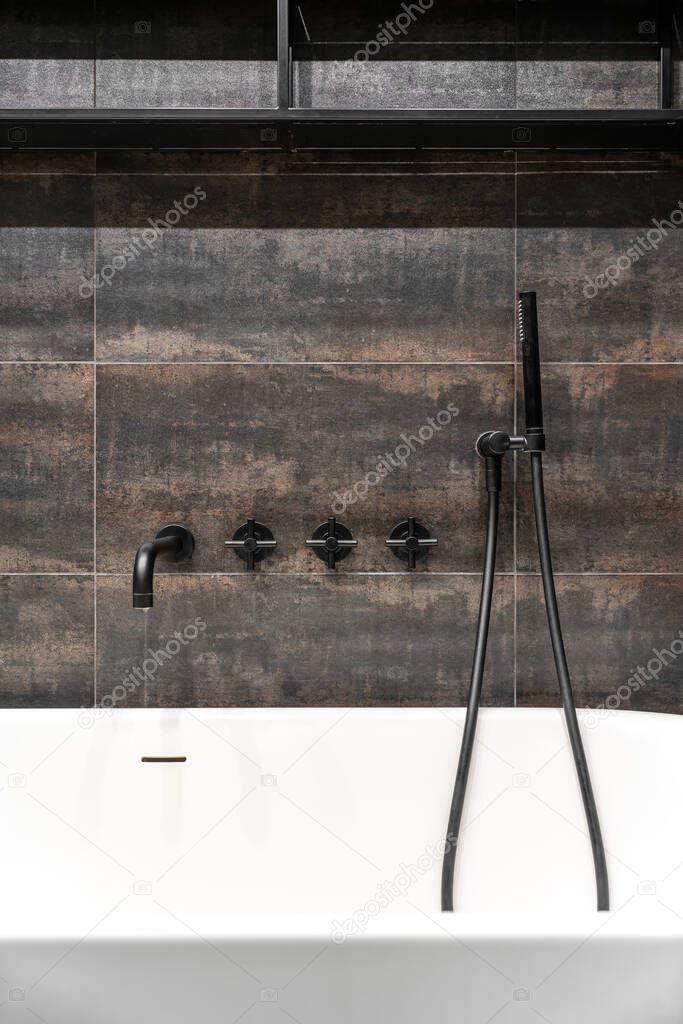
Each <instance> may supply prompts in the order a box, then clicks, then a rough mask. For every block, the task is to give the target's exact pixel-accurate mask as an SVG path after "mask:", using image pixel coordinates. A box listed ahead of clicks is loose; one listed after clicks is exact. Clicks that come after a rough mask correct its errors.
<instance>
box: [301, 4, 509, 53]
mask: <svg viewBox="0 0 683 1024" xmlns="http://www.w3.org/2000/svg"><path fill="white" fill-rule="evenodd" d="M406 6H407V7H408V11H407V12H405V13H406V14H407V15H408V17H409V18H410V24H408V23H407V21H406V18H405V17H404V18H403V19H402V20H401V24H399V25H396V28H395V31H394V33H393V34H394V35H395V36H396V37H397V38H398V39H400V40H401V41H402V42H404V43H406V42H407V43H409V44H419V43H420V42H428V43H440V44H443V43H458V42H460V43H463V42H464V43H488V42H499V43H503V42H509V43H513V42H514V40H515V17H516V9H515V8H516V4H515V0H470V2H469V3H467V4H440V3H438V2H436V0H431V2H430V0H424V3H422V4H418V3H415V4H412V5H411V4H407V5H406ZM419 7H422V8H423V10H422V12H420V10H419ZM401 13H404V11H403V8H402V7H401V5H400V4H399V5H397V4H396V3H395V0H346V2H345V3H344V4H324V3H319V2H318V0H301V2H300V3H297V6H296V16H295V17H294V18H293V19H292V37H293V39H294V41H295V43H297V44H299V45H300V46H301V47H302V48H303V47H304V45H305V44H307V43H308V44H312V45H313V46H315V45H316V44H320V43H326V44H339V43H342V44H343V43H348V42H349V40H352V41H354V42H357V43H364V42H366V41H368V40H371V39H375V38H376V36H377V33H378V30H379V29H380V26H381V25H382V24H384V25H385V26H386V22H390V23H391V24H395V23H396V20H397V15H399V14H401ZM391 33H392V30H391V29H389V36H391Z"/></svg>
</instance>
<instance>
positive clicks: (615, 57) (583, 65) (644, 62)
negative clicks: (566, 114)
mask: <svg viewBox="0 0 683 1024" xmlns="http://www.w3.org/2000/svg"><path fill="white" fill-rule="evenodd" d="M658 53H659V51H658V49H657V47H656V46H653V45H649V46H645V47H637V48H636V47H633V46H631V47H624V48H623V49H621V50H617V49H616V48H615V47H612V48H610V49H608V50H606V49H605V48H603V47H597V46H583V47H580V46H577V47H568V46H566V45H552V44H551V45H540V46H525V45H520V46H518V47H517V89H516V92H517V107H518V109H520V110H532V109H535V108H543V109H561V108H565V109H569V110H585V109H589V108H591V109H597V110H607V109H612V108H614V109H616V108H629V107H630V108H636V109H641V110H645V109H648V108H653V107H657V106H658V81H659V79H658V73H659V72H658V64H657V57H658Z"/></svg>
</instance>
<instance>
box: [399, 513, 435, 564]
mask: <svg viewBox="0 0 683 1024" xmlns="http://www.w3.org/2000/svg"><path fill="white" fill-rule="evenodd" d="M408 534H409V524H408V520H407V519H406V520H404V522H402V523H399V524H398V526H395V527H394V528H393V530H392V531H391V533H390V534H389V540H405V541H406V545H405V547H400V548H399V547H392V548H391V553H392V554H393V555H395V556H396V558H400V559H401V561H402V562H408V561H410V556H411V554H412V556H413V558H414V559H415V560H416V561H419V560H421V559H422V558H426V557H427V553H428V551H429V548H428V547H424V546H422V545H420V544H419V541H421V540H430V539H431V536H432V535H431V533H430V532H429V530H428V529H427V528H426V526H423V525H422V523H415V527H414V530H413V536H412V537H409V536H408Z"/></svg>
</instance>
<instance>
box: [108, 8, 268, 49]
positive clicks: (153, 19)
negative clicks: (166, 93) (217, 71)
mask: <svg viewBox="0 0 683 1024" xmlns="http://www.w3.org/2000/svg"><path fill="white" fill-rule="evenodd" d="M97 55H98V57H100V58H102V59H104V60H149V61H162V60H165V61H174V60H181V59H184V60H193V61H212V60H216V61H231V60H238V61H239V60H244V61H246V60H276V58H277V4H276V0H252V2H251V3H250V4H249V5H248V6H246V5H245V6H241V5H233V6H232V7H231V8H230V9H229V11H226V6H225V4H224V3H223V2H222V0H196V2H195V3H193V4H192V5H191V6H188V5H187V4H186V3H182V2H181V0H166V2H164V3H163V4H161V3H153V4H148V5H147V6H146V7H145V8H141V7H140V4H139V3H138V0H97Z"/></svg>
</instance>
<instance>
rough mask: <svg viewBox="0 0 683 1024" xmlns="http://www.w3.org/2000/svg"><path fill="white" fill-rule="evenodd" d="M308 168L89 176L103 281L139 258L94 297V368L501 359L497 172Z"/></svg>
mask: <svg viewBox="0 0 683 1024" xmlns="http://www.w3.org/2000/svg"><path fill="white" fill-rule="evenodd" d="M235 166H236V167H237V168H239V167H241V166H243V165H240V164H236V165H235ZM273 166H274V167H277V166H278V165H277V164H275V165H273ZM279 166H280V167H282V166H283V165H282V163H280V165H279ZM304 166H305V167H306V168H307V169H306V170H304V171H303V172H301V173H296V172H294V171H287V170H283V171H282V173H279V172H278V171H276V170H274V171H273V173H270V174H268V173H266V174H265V175H263V174H259V173H257V172H253V173H246V174H245V173H243V171H242V170H236V171H235V173H234V174H232V175H230V174H221V175H215V176H211V175H207V174H204V175H201V174H197V175H196V176H195V175H194V174H188V175H187V176H185V175H163V176H160V175H145V174H133V175H120V174H112V175H108V176H106V177H103V178H102V177H100V178H98V225H99V226H98V232H97V236H98V242H97V245H98V271H99V272H100V274H102V273H103V270H104V268H105V267H112V266H114V263H115V260H119V261H120V259H121V257H122V254H125V253H126V252H130V251H131V250H132V249H133V250H134V249H136V248H137V249H138V251H139V255H137V256H136V257H135V258H134V259H129V260H126V265H125V267H124V268H123V269H121V270H120V272H118V273H116V274H112V273H111V272H110V271H109V270H107V272H106V275H105V276H108V277H109V278H110V283H107V284H105V283H101V285H100V287H99V288H98V297H97V341H98V357H99V358H100V359H103V360H106V361H123V360H126V361H134V360H155V361H182V360H187V361H192V360H208V361H211V360H217V361H218V360H235V361H245V362H268V361H276V362H281V361H294V362H307V361H310V362H313V361H350V360H362V361H407V360H410V361H428V362H433V361H445V362H451V361H467V360H477V361H478V360H487V361H488V360H491V361H502V360H507V359H510V358H511V356H510V351H511V335H512V330H513V316H514V310H513V308H512V305H511V302H510V295H511V292H512V290H513V287H514V230H513V220H514V179H513V176H512V174H509V173H506V170H504V169H503V165H501V163H500V162H497V163H495V164H493V165H486V164H483V165H482V162H481V159H479V160H477V161H476V162H474V163H473V164H470V165H469V168H468V165H467V164H463V163H460V164H457V165H455V167H454V168H452V169H451V170H447V171H443V170H442V172H441V173H435V172H434V168H433V166H431V167H428V169H427V170H426V171H425V172H424V173H422V171H420V170H419V169H418V170H416V165H409V166H408V168H406V169H403V170H401V169H400V168H399V169H397V168H396V165H391V168H390V170H389V172H388V173H385V172H384V171H382V169H381V168H380V170H379V171H374V172H372V171H367V170H364V169H361V171H358V170H357V169H356V167H355V165H353V164H352V165H347V164H344V163H341V164H337V165H331V164H329V163H322V164H320V165H319V166H318V167H317V168H315V167H312V166H311V165H310V164H309V163H306V164H305V165H304ZM366 166H367V165H366ZM482 166H483V167H487V166H488V167H489V170H484V171H482ZM417 167H418V168H419V164H418V165H417ZM450 167H451V165H450V164H449V165H447V168H450ZM507 168H508V169H510V165H507ZM194 189H200V190H202V194H204V195H205V198H204V199H202V200H201V201H200V202H199V203H198V204H196V205H195V202H196V200H195V197H194V196H192V192H193V190H194ZM188 196H190V197H191V200H192V202H191V205H192V206H193V209H191V210H190V211H189V212H187V213H186V214H184V215H183V217H182V220H181V223H180V224H179V225H178V226H177V227H175V228H170V229H165V228H163V227H161V228H159V232H158V236H157V237H156V238H153V237H152V228H151V226H150V222H149V221H150V218H151V220H152V221H153V222H155V223H156V224H157V225H158V224H159V222H160V220H163V219H166V214H167V212H168V211H171V212H172V213H173V216H174V219H177V214H176V213H175V211H174V210H173V204H174V202H180V203H181V204H184V203H185V198H186V197H188ZM147 240H149V246H147V244H146V243H147ZM482 296H485V297H486V301H485V302H484V301H481V297H482Z"/></svg>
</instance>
